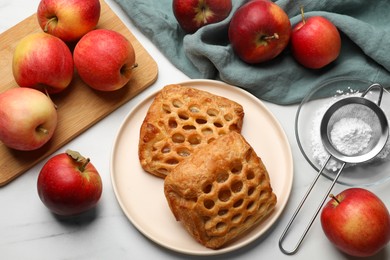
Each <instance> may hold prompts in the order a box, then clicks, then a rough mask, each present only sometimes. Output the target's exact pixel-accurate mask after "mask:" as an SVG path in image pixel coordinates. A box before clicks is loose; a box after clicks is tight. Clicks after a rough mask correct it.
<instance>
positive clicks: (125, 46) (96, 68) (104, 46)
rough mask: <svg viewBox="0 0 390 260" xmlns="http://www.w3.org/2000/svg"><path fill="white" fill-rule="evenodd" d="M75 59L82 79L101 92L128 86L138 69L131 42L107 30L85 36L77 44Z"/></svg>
mask: <svg viewBox="0 0 390 260" xmlns="http://www.w3.org/2000/svg"><path fill="white" fill-rule="evenodd" d="M73 59H74V65H75V67H76V70H77V73H78V74H79V76H80V78H81V79H82V80H83V81H84V82H85V83H86V84H87V85H88V86H90V87H91V88H93V89H96V90H101V91H114V90H117V89H120V88H122V87H123V86H125V85H126V84H127V83H128V82H129V80H130V78H131V76H132V71H133V69H134V67H136V66H137V64H136V63H135V51H134V48H133V45H132V44H131V42H130V41H129V40H128V39H126V37H124V36H123V35H122V34H120V33H119V32H116V31H113V30H107V29H97V30H93V31H90V32H89V33H87V34H86V35H84V36H83V37H82V38H81V39H80V41H79V42H78V43H77V44H76V47H75V49H74V51H73Z"/></svg>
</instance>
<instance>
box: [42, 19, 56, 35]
mask: <svg viewBox="0 0 390 260" xmlns="http://www.w3.org/2000/svg"><path fill="white" fill-rule="evenodd" d="M56 21H58V18H57V17H56V16H54V17H52V18H50V19H49V20H48V21H47V23H46V24H45V28H44V29H43V31H44V32H47V31H48V29H49V25H50V23H51V22H56Z"/></svg>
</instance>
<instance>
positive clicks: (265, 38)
mask: <svg viewBox="0 0 390 260" xmlns="http://www.w3.org/2000/svg"><path fill="white" fill-rule="evenodd" d="M262 39H263V40H266V41H268V40H274V39H275V40H277V39H279V35H278V34H277V33H274V34H273V35H271V36H263V37H262Z"/></svg>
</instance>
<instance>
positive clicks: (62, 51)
mask: <svg viewBox="0 0 390 260" xmlns="http://www.w3.org/2000/svg"><path fill="white" fill-rule="evenodd" d="M12 72H13V75H14V78H15V81H16V83H17V84H18V85H19V86H21V87H29V88H35V89H38V90H41V91H45V92H46V91H47V92H48V93H50V94H51V93H58V92H61V91H63V90H64V89H65V88H66V87H67V86H68V85H69V84H70V82H71V81H72V78H73V72H74V68H73V57H72V53H71V52H70V50H69V47H68V46H67V45H66V44H65V42H63V41H62V40H61V39H60V38H57V37H55V36H52V35H50V34H47V33H44V32H39V33H33V34H29V35H27V36H25V37H24V38H22V39H21V40H20V41H19V43H18V44H17V46H16V48H15V51H14V55H13V60H12Z"/></svg>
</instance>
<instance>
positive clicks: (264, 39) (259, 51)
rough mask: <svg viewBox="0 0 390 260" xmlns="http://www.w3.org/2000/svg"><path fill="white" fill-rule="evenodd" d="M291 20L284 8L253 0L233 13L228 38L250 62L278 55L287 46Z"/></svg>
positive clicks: (260, 0)
mask: <svg viewBox="0 0 390 260" xmlns="http://www.w3.org/2000/svg"><path fill="white" fill-rule="evenodd" d="M290 35H291V23H290V20H289V18H288V16H287V14H286V13H285V12H284V10H283V9H282V8H280V7H279V6H278V5H277V4H275V3H273V2H271V1H267V0H253V1H250V2H248V3H246V4H244V5H242V6H241V7H240V8H239V9H237V11H236V12H235V13H234V15H233V17H232V20H231V21H230V25H229V40H230V43H231V45H232V48H233V50H234V52H235V53H236V54H237V55H238V57H240V58H241V59H242V60H243V61H244V62H246V63H249V64H256V63H262V62H265V61H269V60H271V59H273V58H275V57H276V56H278V55H279V54H280V53H281V52H282V51H283V50H284V49H285V48H286V46H287V45H288V43H289V39H290Z"/></svg>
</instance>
